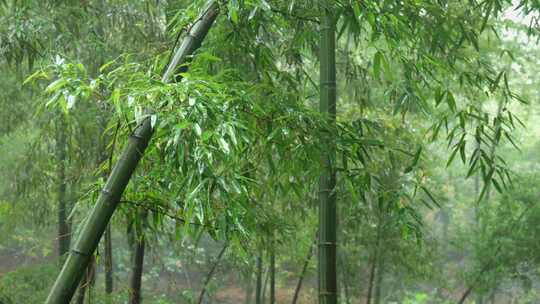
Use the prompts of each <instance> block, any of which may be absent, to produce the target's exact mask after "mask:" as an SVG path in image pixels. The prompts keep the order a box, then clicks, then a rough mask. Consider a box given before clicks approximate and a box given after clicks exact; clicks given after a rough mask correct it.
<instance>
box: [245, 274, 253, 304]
mask: <svg viewBox="0 0 540 304" xmlns="http://www.w3.org/2000/svg"><path fill="white" fill-rule="evenodd" d="M252 278H253V277H252V275H251V273H250V274H249V275H248V276H247V279H246V297H245V299H244V304H251V303H252V302H251V297H252V296H253V282H252Z"/></svg>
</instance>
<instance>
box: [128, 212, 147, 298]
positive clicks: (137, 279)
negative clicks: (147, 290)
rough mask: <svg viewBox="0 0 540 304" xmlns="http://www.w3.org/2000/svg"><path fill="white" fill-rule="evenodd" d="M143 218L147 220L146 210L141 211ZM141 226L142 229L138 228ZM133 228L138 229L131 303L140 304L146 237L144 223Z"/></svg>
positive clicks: (132, 275)
mask: <svg viewBox="0 0 540 304" xmlns="http://www.w3.org/2000/svg"><path fill="white" fill-rule="evenodd" d="M141 218H142V221H143V222H144V221H145V220H146V212H144V211H143V212H141ZM137 228H140V229H137ZM137 228H135V229H133V231H137V233H135V238H134V239H135V245H134V246H133V247H132V248H133V255H132V257H133V259H132V267H131V275H130V279H129V304H140V303H141V282H142V274H143V265H144V247H145V237H144V231H141V230H144V223H143V224H142V225H140V227H137Z"/></svg>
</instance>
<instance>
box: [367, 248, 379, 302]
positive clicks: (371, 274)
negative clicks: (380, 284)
mask: <svg viewBox="0 0 540 304" xmlns="http://www.w3.org/2000/svg"><path fill="white" fill-rule="evenodd" d="M376 264H377V258H376V256H375V254H373V256H372V257H371V269H370V271H369V282H368V290H367V296H366V304H370V303H371V294H372V292H373V281H374V279H375V269H376Z"/></svg>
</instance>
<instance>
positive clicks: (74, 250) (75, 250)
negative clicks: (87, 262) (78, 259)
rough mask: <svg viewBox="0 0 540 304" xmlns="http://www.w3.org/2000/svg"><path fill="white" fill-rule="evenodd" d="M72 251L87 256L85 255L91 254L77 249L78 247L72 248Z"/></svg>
mask: <svg viewBox="0 0 540 304" xmlns="http://www.w3.org/2000/svg"><path fill="white" fill-rule="evenodd" d="M71 252H73V253H74V254H77V255H82V256H85V257H88V256H90V255H89V254H87V253H84V252H82V251H79V250H77V249H75V248H72V249H71Z"/></svg>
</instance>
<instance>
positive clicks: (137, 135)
mask: <svg viewBox="0 0 540 304" xmlns="http://www.w3.org/2000/svg"><path fill="white" fill-rule="evenodd" d="M218 12H219V5H218V2H217V1H216V0H210V1H209V2H208V4H207V7H206V9H205V10H204V12H203V14H202V15H201V17H200V18H199V19H198V20H197V21H196V22H195V23H194V24H193V26H192V27H191V29H190V30H189V31H188V33H187V36H186V37H185V39H184V41H183V42H182V44H181V46H180V47H179V48H178V50H177V51H176V53H175V55H174V57H173V60H172V61H171V63H170V65H169V66H168V68H167V71H166V72H165V73H164V75H163V77H162V81H163V82H168V81H169V80H170V78H171V76H172V75H173V73H174V71H175V70H176V67H177V66H178V65H180V64H182V63H184V62H185V60H186V58H187V57H188V56H190V55H191V54H193V52H194V51H195V50H196V49H197V48H198V47H199V46H200V45H201V43H202V41H203V40H204V38H205V36H206V34H207V33H208V31H209V29H210V27H211V26H212V24H213V22H214V20H215V19H216V17H217V15H218ZM152 133H153V130H152V126H151V122H150V117H147V118H145V119H143V120H142V122H141V123H140V124H139V125H138V126H137V127H136V128H135V130H134V131H133V133H132V135H131V136H130V138H129V141H128V143H127V145H126V146H125V148H124V150H123V152H122V154H121V156H120V158H119V160H118V162H117V163H116V165H115V167H114V169H113V171H112V173H111V175H110V176H109V178H108V180H107V183H106V184H105V186H104V188H103V190H102V192H101V194H100V195H99V198H98V200H97V202H96V205H95V206H94V208H93V210H92V212H91V214H90V216H89V217H88V219H87V220H86V222H85V224H84V227H83V228H82V230H81V233H80V235H79V238H78V240H77V242H76V243H75V245H74V246H73V248H72V249H71V251H70V252H69V255H68V258H67V260H66V262H65V263H64V267H63V268H62V271H61V272H60V274H59V275H58V277H57V279H56V282H55V283H54V285H53V287H52V289H51V291H50V293H49V296H48V297H47V300H46V302H45V303H46V304H68V303H69V302H70V300H71V298H72V297H73V294H74V292H75V290H76V289H77V285H78V284H79V282H80V280H81V277H82V275H83V273H84V269H85V268H86V267H87V266H88V263H89V261H90V257H91V256H92V254H93V252H94V251H95V249H96V247H97V245H98V243H99V240H100V238H101V236H102V235H103V232H104V231H105V229H106V227H107V225H108V223H109V220H110V218H111V217H112V215H113V213H114V211H115V210H116V207H117V205H118V202H119V201H120V198H121V197H122V193H123V192H124V190H125V188H126V186H127V184H128V182H129V180H130V178H131V176H132V174H133V172H134V171H135V168H136V167H137V164H138V163H139V161H140V159H141V157H142V155H143V153H144V150H145V149H146V147H147V146H148V143H149V141H150V138H151V137H152Z"/></svg>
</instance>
